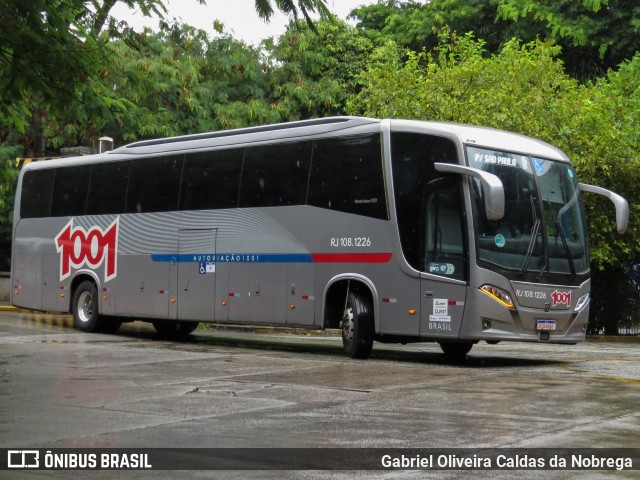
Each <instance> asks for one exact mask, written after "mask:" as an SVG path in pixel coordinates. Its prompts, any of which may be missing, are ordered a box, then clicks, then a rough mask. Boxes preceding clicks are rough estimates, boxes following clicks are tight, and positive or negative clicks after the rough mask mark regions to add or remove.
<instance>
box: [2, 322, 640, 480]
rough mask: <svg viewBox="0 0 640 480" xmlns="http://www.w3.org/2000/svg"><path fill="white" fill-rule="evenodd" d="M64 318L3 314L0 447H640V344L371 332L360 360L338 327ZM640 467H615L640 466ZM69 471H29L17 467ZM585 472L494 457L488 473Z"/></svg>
mask: <svg viewBox="0 0 640 480" xmlns="http://www.w3.org/2000/svg"><path fill="white" fill-rule="evenodd" d="M70 324H71V321H70V319H69V317H66V316H52V315H45V314H24V313H16V312H7V311H4V312H0V447H4V448H29V447H39V448H62V447H64V448H79V447H83V448H85V447H99V448H125V447H134V448H143V447H194V448H199V447H208V448H218V447H243V448H244V447H338V448H343V447H384V448H391V447H403V448H404V447H407V448H409V447H411V448H414V447H415V448H448V447H473V448H485V447H504V448H529V447H550V448H580V447H586V448H589V447H612V448H617V447H635V448H637V447H639V446H640V344H639V343H592V342H588V343H584V344H580V345H576V346H559V345H538V344H514V343H506V344H499V345H494V346H492V345H486V344H478V345H476V346H475V347H474V348H473V350H472V351H471V353H470V354H469V356H468V357H467V358H466V359H464V360H462V361H454V360H450V359H447V358H446V357H444V356H443V355H442V354H441V351H440V349H439V347H438V346H437V345H436V344H413V345H407V346H400V345H398V346H396V345H381V344H377V343H376V344H374V351H373V355H372V357H371V358H370V359H369V360H366V361H358V360H351V359H348V358H346V357H345V356H344V355H343V354H342V350H341V341H340V339H339V338H338V337H335V336H327V335H316V334H314V335H309V334H292V333H283V332H278V331H269V330H266V329H263V330H261V331H259V332H246V331H230V330H224V329H218V330H210V329H209V330H202V329H199V330H197V331H196V333H195V335H194V336H193V338H192V339H190V340H187V341H168V340H163V339H160V338H158V337H157V335H156V334H155V331H154V330H153V328H152V327H151V326H150V325H148V324H144V323H140V322H136V323H132V324H125V325H124V326H123V327H122V328H121V330H120V331H119V332H118V333H117V334H114V335H105V334H86V333H82V332H78V331H75V330H73V329H72V328H70V326H71V325H70ZM3 473H4V474H6V473H8V472H0V477H2V478H16V476H15V475H11V476H6V475H4V476H3V475H2V474H3ZM10 473H12V474H13V473H14V472H10ZM85 473H86V474H84V475H83V477H84V478H154V479H161V478H176V472H170V471H168V472H163V471H160V472H158V471H156V472H152V473H150V472H146V473H144V472H143V473H140V472H137V473H135V472H85ZM639 473H640V472H618V473H616V474H615V476H616V478H640V475H639ZM76 475H77V474H76ZM145 475H147V477H145ZM611 475H614V474H612V473H610V472H587V473H584V472H583V473H581V474H580V476H581V478H611ZM67 476H68V474H67V475H65V474H64V473H63V472H29V473H25V474H23V475H22V476H21V477H20V478H51V477H54V478H67ZM179 476H180V477H181V478H325V477H331V478H356V477H358V478H365V477H366V478H412V479H413V478H458V477H460V476H461V474H460V472H439V473H433V472H431V473H429V472H416V471H408V472H398V471H394V472H381V471H378V472H360V473H358V474H356V473H354V472H342V473H341V472H320V473H319V472H300V471H298V472H189V473H188V474H187V475H186V476H185V475H182V474H181V475H179ZM575 476H576V472H551V473H550V472H530V471H529V472H527V471H516V472H495V471H492V472H485V473H484V474H483V475H481V476H480V478H575ZM476 478H477V477H476Z"/></svg>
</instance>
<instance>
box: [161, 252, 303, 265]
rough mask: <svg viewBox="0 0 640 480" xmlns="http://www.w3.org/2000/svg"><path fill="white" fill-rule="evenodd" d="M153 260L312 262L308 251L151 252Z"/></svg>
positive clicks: (181, 261)
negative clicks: (174, 253)
mask: <svg viewBox="0 0 640 480" xmlns="http://www.w3.org/2000/svg"><path fill="white" fill-rule="evenodd" d="M151 260H153V261H154V262H172V261H173V262H179V263H189V262H195V263H212V262H215V263H312V262H313V258H312V257H311V254H308V253H217V254H216V253H183V254H179V255H172V254H167V253H158V254H152V255H151Z"/></svg>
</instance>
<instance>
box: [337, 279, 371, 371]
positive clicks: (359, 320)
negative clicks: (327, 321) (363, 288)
mask: <svg viewBox="0 0 640 480" xmlns="http://www.w3.org/2000/svg"><path fill="white" fill-rule="evenodd" d="M340 326H341V329H342V346H343V347H344V351H345V353H346V354H347V355H348V356H349V357H351V358H368V357H369V355H371V349H372V348H373V334H374V327H373V316H372V314H371V302H370V301H369V300H368V298H367V297H366V296H364V295H362V294H360V293H357V292H354V291H350V292H349V293H348V295H347V304H346V306H345V309H344V312H343V314H342V321H341V323H340Z"/></svg>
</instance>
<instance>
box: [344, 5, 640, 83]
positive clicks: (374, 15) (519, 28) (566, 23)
mask: <svg viewBox="0 0 640 480" xmlns="http://www.w3.org/2000/svg"><path fill="white" fill-rule="evenodd" d="M352 14H353V15H354V17H355V18H356V19H357V20H358V27H359V28H361V29H362V30H363V31H365V32H370V34H371V35H373V36H381V35H382V36H384V37H385V38H387V39H392V40H394V41H395V42H396V43H398V44H400V45H402V46H404V47H407V48H410V49H412V50H414V51H421V50H422V49H423V48H426V49H427V50H431V49H432V48H434V47H436V46H437V44H438V38H437V31H438V30H440V29H442V28H443V27H445V26H447V27H449V28H450V29H451V30H453V31H455V32H458V34H460V35H462V34H465V33H468V32H472V33H473V34H474V35H475V36H476V37H478V38H481V39H483V40H484V41H485V42H486V47H487V50H488V51H489V52H490V53H497V52H499V51H500V50H501V48H502V47H503V46H504V44H505V43H506V42H508V41H509V40H510V39H512V38H518V39H520V40H522V41H523V42H525V43H526V42H530V41H534V40H536V39H538V38H539V39H542V40H543V41H552V42H554V43H555V44H556V45H558V46H560V47H562V52H561V54H560V58H562V60H563V62H564V64H565V68H566V69H567V71H568V72H569V73H570V74H571V75H572V76H574V77H575V78H578V79H581V80H584V79H589V78H594V77H595V76H597V75H604V74H606V72H607V70H608V69H613V68H616V67H617V65H618V64H620V63H621V62H622V61H624V60H625V59H630V58H631V57H633V55H634V54H635V52H636V51H637V50H638V49H639V48H640V35H639V33H640V5H638V2H637V1H635V0H558V1H553V2H541V1H538V0H431V1H429V2H426V3H416V2H399V1H398V0H379V2H378V3H377V4H373V5H369V6H364V7H360V8H358V9H356V10H354V11H353V12H352Z"/></svg>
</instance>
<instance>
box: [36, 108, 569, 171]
mask: <svg viewBox="0 0 640 480" xmlns="http://www.w3.org/2000/svg"><path fill="white" fill-rule="evenodd" d="M387 121H389V122H390V125H391V129H392V131H398V130H400V131H410V132H416V133H425V134H433V135H444V136H448V137H450V138H451V137H454V138H457V139H458V140H460V142H462V143H463V144H466V145H472V146H476V147H486V148H490V149H494V150H499V151H508V152H514V153H522V154H525V155H534V156H540V157H543V158H549V159H552V160H560V161H568V158H567V156H566V155H565V154H564V153H563V152H562V151H560V150H559V149H557V148H556V147H554V146H552V145H549V144H548V143H546V142H543V141H541V140H537V139H535V138H531V137H527V136H524V135H519V134H516V133H511V132H507V131H503V130H497V129H493V128H487V127H477V126H472V125H463V124H455V123H443V122H431V121H421V120H380V119H375V118H366V117H349V116H344V117H327V118H320V119H313V120H302V121H296V122H287V123H278V124H273V125H265V126H258V127H248V128H239V129H233V130H221V131H216V132H209V133H199V134H193V135H180V136H175V137H167V138H159V139H153V140H142V141H139V142H134V143H131V144H128V145H124V146H122V147H119V148H117V149H115V150H112V151H110V152H106V153H102V154H98V155H87V156H83V157H69V158H63V159H59V160H50V161H47V162H38V163H36V164H34V163H30V164H28V165H26V166H25V168H24V169H26V170H31V169H40V168H52V167H53V166H62V165H63V164H71V163H73V164H76V165H77V164H78V163H93V162H101V161H113V160H121V159H126V158H131V155H136V156H137V155H154V154H155V155H157V154H171V153H172V152H179V151H185V150H196V149H202V148H215V147H225V146H229V147H232V146H234V145H245V144H248V143H258V142H269V141H274V140H286V139H295V138H303V137H315V136H322V135H329V136H331V135H335V134H337V133H338V132H341V133H345V131H347V130H350V132H349V133H351V132H353V134H357V133H364V132H372V131H376V130H379V129H380V128H382V123H383V122H387Z"/></svg>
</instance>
